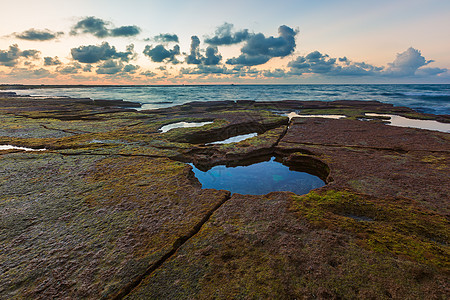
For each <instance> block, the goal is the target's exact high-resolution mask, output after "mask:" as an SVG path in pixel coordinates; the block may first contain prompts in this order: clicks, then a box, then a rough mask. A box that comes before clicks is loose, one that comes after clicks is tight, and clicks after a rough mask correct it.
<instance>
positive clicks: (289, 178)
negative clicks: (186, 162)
mask: <svg viewBox="0 0 450 300" xmlns="http://www.w3.org/2000/svg"><path fill="white" fill-rule="evenodd" d="M190 165H191V166H192V168H193V171H194V173H195V176H196V177H197V178H198V180H199V181H200V183H201V184H202V188H204V189H217V190H228V191H230V192H231V193H239V194H244V195H265V194H268V193H270V192H275V191H289V192H294V193H296V194H298V195H303V194H307V193H308V192H309V191H310V190H312V189H315V188H319V187H322V186H324V185H325V182H323V180H321V179H320V178H319V177H317V176H314V175H311V174H308V173H305V172H297V171H292V170H289V167H287V166H285V165H283V164H281V163H279V162H276V161H275V158H274V157H272V158H271V159H270V161H265V162H260V163H256V164H252V165H249V166H238V167H226V166H223V165H220V166H215V167H213V168H211V169H210V170H208V171H206V172H203V171H201V170H199V169H197V168H196V167H195V166H194V165H193V164H190Z"/></svg>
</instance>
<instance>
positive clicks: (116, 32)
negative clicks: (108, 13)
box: [70, 17, 141, 38]
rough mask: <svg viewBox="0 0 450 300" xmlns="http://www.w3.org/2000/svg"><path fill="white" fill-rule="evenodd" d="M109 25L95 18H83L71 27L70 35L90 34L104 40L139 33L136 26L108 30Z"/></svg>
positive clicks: (139, 30) (109, 23)
mask: <svg viewBox="0 0 450 300" xmlns="http://www.w3.org/2000/svg"><path fill="white" fill-rule="evenodd" d="M111 25H112V24H111V22H108V21H104V20H102V19H99V18H96V17H85V18H84V19H82V20H80V21H78V23H77V24H75V25H74V26H73V27H72V30H71V31H70V34H71V35H79V34H92V35H94V36H96V37H98V38H105V37H121V36H123V37H129V36H136V35H138V34H139V33H140V32H141V29H140V28H139V27H138V26H136V25H130V26H121V27H112V28H108V27H109V26H111Z"/></svg>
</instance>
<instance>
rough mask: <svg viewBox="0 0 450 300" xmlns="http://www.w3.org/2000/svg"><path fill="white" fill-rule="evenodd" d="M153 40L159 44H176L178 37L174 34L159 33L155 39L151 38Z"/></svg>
mask: <svg viewBox="0 0 450 300" xmlns="http://www.w3.org/2000/svg"><path fill="white" fill-rule="evenodd" d="M153 40H154V41H156V42H160V43H170V42H175V43H178V42H179V40H178V36H177V35H176V34H170V33H161V34H159V35H157V36H155V37H153Z"/></svg>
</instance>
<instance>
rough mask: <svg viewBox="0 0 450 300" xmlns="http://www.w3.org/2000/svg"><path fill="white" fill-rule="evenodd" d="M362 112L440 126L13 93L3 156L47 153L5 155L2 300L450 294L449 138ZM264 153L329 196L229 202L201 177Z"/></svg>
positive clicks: (318, 105)
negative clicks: (140, 106) (136, 106)
mask: <svg viewBox="0 0 450 300" xmlns="http://www.w3.org/2000/svg"><path fill="white" fill-rule="evenodd" d="M88 102H89V103H88ZM292 111H296V112H298V113H300V114H342V115H345V116H346V117H347V118H346V119H339V120H332V119H323V118H293V119H292V120H291V121H289V119H288V118H287V117H286V116H284V114H286V113H289V112H292ZM365 112H376V113H385V114H387V113H391V114H400V115H403V116H409V117H415V118H422V119H430V118H431V119H433V118H434V119H438V118H439V117H437V116H432V115H424V114H420V113H417V112H414V111H413V110H411V109H409V108H402V107H393V106H392V105H389V104H382V103H379V102H374V101H373V102H363V101H361V102H359V101H334V102H319V101H311V102H306V101H303V102H302V101H270V102H258V101H236V102H234V101H218V102H193V103H188V104H184V105H181V106H174V107H171V108H165V109H159V110H153V111H135V110H132V109H127V108H123V107H122V105H121V103H118V102H117V101H116V102H108V101H102V102H98V103H95V102H94V104H93V103H92V102H90V100H87V99H70V98H64V99H62V98H56V99H52V98H44V99H43V98H33V97H18V96H16V95H13V94H1V95H0V115H1V118H2V125H1V127H0V144H2V145H13V146H21V147H27V148H33V149H43V148H45V149H47V150H46V151H39V152H34V151H33V152H25V151H22V150H20V149H15V150H0V166H1V168H0V182H1V185H0V191H1V192H0V240H1V241H2V243H0V270H1V272H0V295H1V296H0V298H5V299H10V298H29V299H48V298H85V299H99V298H105V299H123V298H129V299H145V298H189V299H192V298H194V299H196V298H336V299H337V298H344V299H347V298H381V299H383V298H394V299H404V298H419V299H420V298H421V299H425V298H426V299H438V298H445V297H446V296H447V295H448V291H449V286H448V282H449V281H448V278H449V274H450V273H449V270H450V269H449V266H450V262H449V259H448V258H449V257H450V250H449V246H448V243H449V240H450V230H449V228H450V226H449V225H450V224H449V221H448V212H449V201H448V195H449V194H450V190H449V186H450V178H449V176H448V173H449V171H450V170H449V169H450V164H449V161H450V151H449V144H450V137H449V134H448V133H442V132H437V131H429V130H422V129H413V128H400V127H393V126H388V125H385V124H383V122H382V120H376V119H374V120H371V121H358V118H362V117H364V113H365ZM442 118H444V119H445V118H446V117H445V116H441V119H442ZM205 121H209V122H212V123H210V124H207V125H205V126H201V127H195V128H177V129H173V130H170V131H168V132H166V133H161V132H160V131H159V129H160V128H161V127H162V126H164V125H167V124H172V123H176V122H205ZM254 132H256V133H258V135H257V136H255V137H252V138H250V139H247V140H244V141H241V142H238V143H233V144H227V145H211V144H208V143H210V142H213V141H217V140H222V139H226V138H229V137H232V136H235V135H239V134H248V133H254ZM267 156H269V157H270V156H275V157H276V158H277V160H279V161H281V162H283V163H284V164H285V165H287V166H289V167H291V168H293V169H301V170H306V171H308V172H309V173H312V174H315V175H317V176H319V177H320V178H322V179H323V180H324V181H325V182H326V183H327V185H326V186H324V187H322V188H319V189H316V190H313V191H312V192H310V193H308V194H306V195H296V194H294V193H291V192H272V193H269V194H267V195H262V196H252V195H240V194H233V195H230V192H228V191H218V190H213V189H202V187H201V184H200V183H199V181H198V180H197V179H196V178H195V176H194V173H193V172H192V170H191V167H190V166H189V165H188V164H186V163H194V164H195V166H196V167H198V168H201V169H208V168H211V167H212V166H214V165H217V164H225V165H228V166H236V165H241V164H246V163H250V162H251V161H253V160H259V159H261V158H262V157H267ZM368 278H370V280H367V279H368Z"/></svg>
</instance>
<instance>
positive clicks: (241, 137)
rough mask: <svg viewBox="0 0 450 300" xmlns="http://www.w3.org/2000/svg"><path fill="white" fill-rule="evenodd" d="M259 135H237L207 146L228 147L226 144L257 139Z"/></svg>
mask: <svg viewBox="0 0 450 300" xmlns="http://www.w3.org/2000/svg"><path fill="white" fill-rule="evenodd" d="M257 135H258V134H257V133H256V132H254V133H249V134H242V135H237V136H233V137H230V138H228V139H226V140H223V141H217V142H212V143H208V144H206V145H226V144H231V143H238V142H241V141H243V140H246V139H249V138H252V137H255V136H257Z"/></svg>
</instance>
